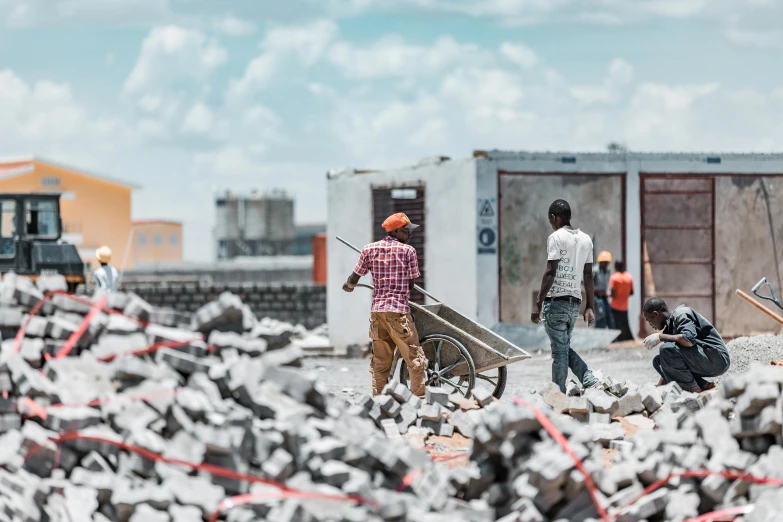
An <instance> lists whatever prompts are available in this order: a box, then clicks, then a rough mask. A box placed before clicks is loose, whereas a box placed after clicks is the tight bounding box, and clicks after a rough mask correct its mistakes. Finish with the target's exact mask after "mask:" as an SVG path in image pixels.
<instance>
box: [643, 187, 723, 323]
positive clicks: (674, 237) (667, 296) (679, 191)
mask: <svg viewBox="0 0 783 522" xmlns="http://www.w3.org/2000/svg"><path fill="white" fill-rule="evenodd" d="M641 184H642V194H641V205H642V208H641V210H642V212H641V214H642V303H644V302H645V301H646V300H647V299H649V298H650V297H660V298H661V299H663V300H664V301H666V303H667V304H668V305H669V308H674V307H676V306H678V305H680V304H685V305H687V306H690V307H692V308H694V309H695V310H697V311H698V312H699V313H701V314H702V315H704V317H706V318H707V319H709V320H710V321H713V322H714V321H715V178H714V177H712V176H698V177H695V176H694V177H687V176H668V175H650V174H642V176H641ZM641 323H642V324H641V329H640V330H641V332H642V333H643V334H645V333H648V332H649V330H650V328H649V325H647V323H646V321H644V318H643V317H642V318H641Z"/></svg>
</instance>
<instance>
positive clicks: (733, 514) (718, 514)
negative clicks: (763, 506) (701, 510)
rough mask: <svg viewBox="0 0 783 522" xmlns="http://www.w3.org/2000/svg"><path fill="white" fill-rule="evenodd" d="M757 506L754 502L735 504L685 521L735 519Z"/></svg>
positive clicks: (701, 521) (706, 521) (711, 521)
mask: <svg viewBox="0 0 783 522" xmlns="http://www.w3.org/2000/svg"><path fill="white" fill-rule="evenodd" d="M754 507H755V506H754V505H753V504H747V505H745V506H735V507H730V508H726V509H720V510H718V511H713V512H711V513H705V514H704V515H701V516H698V517H696V518H689V519H688V520H684V521H683V522H723V521H731V520H735V519H736V518H737V517H738V516H739V515H745V514H747V513H750V512H751V511H753V508H754Z"/></svg>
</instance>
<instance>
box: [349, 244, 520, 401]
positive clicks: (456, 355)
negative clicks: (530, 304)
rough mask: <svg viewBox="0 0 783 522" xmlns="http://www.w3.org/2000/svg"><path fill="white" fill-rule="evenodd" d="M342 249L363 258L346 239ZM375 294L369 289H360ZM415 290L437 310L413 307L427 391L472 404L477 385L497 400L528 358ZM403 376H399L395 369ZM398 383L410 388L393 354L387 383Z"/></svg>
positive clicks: (397, 356) (428, 306) (402, 366)
mask: <svg viewBox="0 0 783 522" xmlns="http://www.w3.org/2000/svg"><path fill="white" fill-rule="evenodd" d="M337 239H338V240H339V241H340V242H341V243H343V244H344V245H346V246H348V247H350V248H352V249H353V250H355V251H356V252H361V251H360V250H359V249H358V248H356V247H355V246H353V245H351V244H350V243H348V242H347V241H345V240H344V239H342V238H340V237H337ZM357 286H361V287H363V288H369V289H372V287H371V286H369V285H363V284H359V285H357ZM414 288H415V289H416V290H418V291H419V292H421V293H422V294H424V295H425V296H427V297H429V298H430V299H432V300H433V301H435V303H434V304H426V305H420V304H417V303H413V302H411V303H409V305H410V308H411V315H412V316H413V321H414V323H415V324H416V330H417V331H418V333H419V343H420V344H421V347H422V348H423V350H424V355H425V356H426V357H427V372H426V377H425V382H426V385H427V386H441V387H445V388H446V389H449V390H451V391H452V393H459V394H461V395H463V396H465V397H467V398H470V397H471V395H472V393H473V389H474V388H475V386H476V384H477V383H484V384H485V385H486V387H488V388H490V389H491V390H492V395H494V396H495V397H497V398H498V399H499V398H500V397H501V396H502V395H503V391H504V390H505V388H506V380H507V378H508V368H507V366H508V365H509V364H511V363H514V362H517V361H521V360H523V359H529V358H530V354H529V353H527V352H526V351H524V350H523V349H521V348H519V347H517V346H515V345H514V344H512V343H510V342H509V341H507V340H506V339H504V338H503V337H501V336H499V335H498V334H496V333H495V332H493V331H492V330H490V329H488V328H485V327H484V326H482V325H480V324H478V323H477V322H475V321H473V320H471V319H468V318H467V317H465V316H464V315H462V314H461V313H459V312H458V311H456V310H454V309H453V308H451V307H449V306H447V305H446V304H444V303H443V302H441V301H440V300H439V299H437V298H435V297H434V296H433V295H432V294H430V293H428V292H426V291H425V290H424V289H422V288H420V287H419V286H414ZM398 366H399V367H400V368H399V372H397V367H398ZM395 378H397V379H399V381H400V382H402V383H403V384H405V385H406V386H408V387H410V382H409V381H410V379H409V376H408V368H407V366H406V364H405V361H404V360H402V357H401V356H400V352H399V350H395V352H394V359H393V360H392V372H391V374H390V375H389V379H390V380H392V379H395Z"/></svg>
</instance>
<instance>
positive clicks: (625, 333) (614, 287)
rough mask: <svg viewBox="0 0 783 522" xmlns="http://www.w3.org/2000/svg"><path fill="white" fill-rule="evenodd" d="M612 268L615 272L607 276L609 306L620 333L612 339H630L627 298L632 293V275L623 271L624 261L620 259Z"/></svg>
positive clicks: (631, 338) (631, 335)
mask: <svg viewBox="0 0 783 522" xmlns="http://www.w3.org/2000/svg"><path fill="white" fill-rule="evenodd" d="M614 270H615V273H614V274H612V277H610V278H609V289H610V291H611V295H612V302H611V304H610V306H611V307H612V315H613V316H614V325H615V328H617V329H618V330H620V335H619V336H618V337H617V339H615V340H614V341H615V342H619V341H631V340H633V334H632V333H631V327H630V325H629V324H628V298H629V297H631V296H632V295H633V276H631V274H629V273H628V272H626V271H625V263H624V262H622V261H617V262H615V264H614Z"/></svg>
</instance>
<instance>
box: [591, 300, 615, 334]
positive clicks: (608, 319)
mask: <svg viewBox="0 0 783 522" xmlns="http://www.w3.org/2000/svg"><path fill="white" fill-rule="evenodd" d="M595 315H596V319H595V327H596V328H608V329H609V330H614V315H613V314H612V307H611V306H609V298H608V297H598V296H596V298H595ZM599 316H600V319H599Z"/></svg>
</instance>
